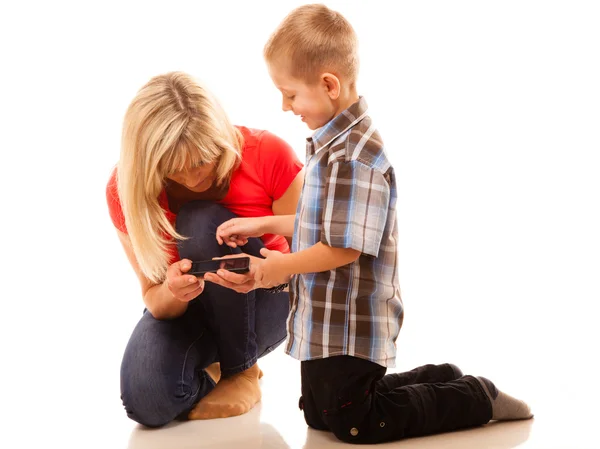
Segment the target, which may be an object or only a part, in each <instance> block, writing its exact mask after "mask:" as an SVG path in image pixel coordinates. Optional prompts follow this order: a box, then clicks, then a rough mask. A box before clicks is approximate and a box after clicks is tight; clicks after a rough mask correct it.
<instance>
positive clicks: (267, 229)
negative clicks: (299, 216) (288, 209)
mask: <svg viewBox="0 0 600 449" xmlns="http://www.w3.org/2000/svg"><path fill="white" fill-rule="evenodd" d="M261 219H262V220H263V226H262V231H263V233H264V234H276V235H282V236H284V237H293V236H294V220H295V219H296V216H295V215H273V216H269V217H261Z"/></svg>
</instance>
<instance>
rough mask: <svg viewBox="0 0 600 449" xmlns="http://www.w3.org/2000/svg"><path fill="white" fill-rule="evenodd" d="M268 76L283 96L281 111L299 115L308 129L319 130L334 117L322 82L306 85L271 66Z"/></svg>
mask: <svg viewBox="0 0 600 449" xmlns="http://www.w3.org/2000/svg"><path fill="white" fill-rule="evenodd" d="M269 74H270V75H271V79H272V80H273V83H275V86H276V87H277V89H279V91H280V92H281V95H282V96H283V102H282V109H283V110H284V111H292V112H293V113H294V115H299V116H300V117H301V118H302V121H303V122H304V123H306V124H307V125H308V127H309V128H310V129H312V130H314V129H317V128H320V127H321V126H323V125H325V124H326V123H328V122H329V121H330V120H331V119H333V118H334V117H335V116H336V108H335V105H334V103H333V101H332V99H331V97H330V95H329V93H328V92H329V89H328V87H327V83H325V82H324V81H323V80H321V79H319V80H318V81H317V82H315V83H314V84H307V83H306V82H304V81H302V80H299V79H297V78H294V77H292V76H290V75H289V74H288V72H287V71H286V70H281V69H280V68H279V67H277V66H275V65H271V64H269Z"/></svg>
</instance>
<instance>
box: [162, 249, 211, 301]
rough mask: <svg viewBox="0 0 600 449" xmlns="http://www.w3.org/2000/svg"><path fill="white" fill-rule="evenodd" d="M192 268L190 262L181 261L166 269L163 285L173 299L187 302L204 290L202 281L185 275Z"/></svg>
mask: <svg viewBox="0 0 600 449" xmlns="http://www.w3.org/2000/svg"><path fill="white" fill-rule="evenodd" d="M190 268H192V262H191V261H190V260H188V259H181V260H180V261H179V262H175V263H174V264H172V265H171V266H170V267H169V268H168V269H167V278H166V279H165V282H164V283H165V285H166V287H167V288H168V289H169V291H170V292H171V294H172V295H173V297H174V298H175V299H178V300H179V301H182V302H189V301H191V300H192V299H194V298H195V297H196V296H198V295H199V294H200V293H202V291H203V290H204V280H202V279H198V278H197V277H196V276H193V275H191V274H185V273H187V272H188V271H189V269H190Z"/></svg>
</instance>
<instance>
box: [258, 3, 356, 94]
mask: <svg viewBox="0 0 600 449" xmlns="http://www.w3.org/2000/svg"><path fill="white" fill-rule="evenodd" d="M264 57H265V59H266V61H267V63H269V64H272V63H283V64H285V65H286V66H287V67H286V68H287V69H289V70H290V72H291V73H290V74H291V76H293V77H295V78H298V79H301V80H304V81H306V82H313V81H316V80H317V79H318V77H319V76H320V75H321V73H324V72H331V73H333V74H334V75H336V76H341V77H343V78H345V79H346V80H347V81H348V82H350V84H354V83H355V82H356V78H357V75H358V65H359V64H358V39H357V37H356V33H355V32H354V29H353V28H352V25H350V23H349V22H348V21H347V20H346V19H345V18H344V16H342V15H341V14H340V13H339V12H337V11H333V10H331V9H329V8H328V7H327V6H325V5H320V4H312V5H304V6H300V7H299V8H296V9H294V10H293V11H292V12H291V13H289V14H288V15H287V16H286V18H285V19H283V22H281V24H280V25H279V26H278V27H277V29H276V30H275V31H274V32H273V34H272V35H271V37H270V38H269V40H268V41H267V43H266V45H265V48H264Z"/></svg>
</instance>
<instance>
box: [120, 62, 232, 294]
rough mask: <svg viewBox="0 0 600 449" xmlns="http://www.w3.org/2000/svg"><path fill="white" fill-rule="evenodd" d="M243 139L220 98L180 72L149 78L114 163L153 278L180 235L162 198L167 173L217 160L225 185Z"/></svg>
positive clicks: (130, 229) (141, 258)
mask: <svg viewBox="0 0 600 449" xmlns="http://www.w3.org/2000/svg"><path fill="white" fill-rule="evenodd" d="M242 145H243V137H242V134H241V133H240V131H239V130H238V129H237V128H235V127H234V126H233V125H232V124H231V123H230V122H229V119H228V118H227V116H226V114H225V111H224V110H223V109H222V108H221V106H220V105H219V103H218V102H217V100H216V99H215V98H214V97H213V96H212V95H210V93H209V92H208V91H207V90H206V89H204V88H203V87H202V86H201V85H200V84H199V83H198V82H197V81H196V80H194V79H193V78H192V77H190V76H189V75H187V74H186V73H182V72H171V73H167V74H164V75H159V76H156V77H154V78H152V79H151V80H150V81H149V82H148V83H147V84H146V85H145V86H144V87H142V88H141V89H140V90H139V91H138V93H137V95H136V96H135V98H134V99H133V101H132V102H131V104H130V105H129V108H128V109H127V112H126V114H125V118H124V122H123V134H122V144H121V156H120V159H119V163H118V166H117V182H118V189H119V198H120V200H121V206H122V209H123V215H124V217H125V225H126V227H127V233H128V234H129V238H130V239H131V243H132V246H133V250H134V252H135V256H136V258H137V262H138V264H139V266H140V268H141V270H142V272H143V273H144V274H145V275H146V277H148V278H149V279H150V280H151V281H153V282H155V283H160V282H162V281H163V280H164V278H165V274H166V271H167V268H168V266H169V262H170V260H169V249H170V248H171V245H174V244H175V243H174V242H173V240H174V239H175V240H181V239H184V238H185V236H182V235H180V234H178V233H177V232H176V231H175V228H174V227H173V225H172V224H171V223H170V222H169V220H168V219H167V217H166V214H165V211H164V210H163V209H162V207H161V206H160V204H159V196H160V194H161V192H162V190H163V188H164V186H165V179H166V177H167V176H169V175H170V174H172V173H174V172H176V171H179V170H182V169H185V168H186V167H188V168H189V167H190V166H194V165H198V164H206V163H212V162H215V164H216V165H215V170H216V182H217V184H222V183H223V182H225V181H226V180H228V177H229V176H230V175H231V173H232V171H233V170H234V169H235V168H236V167H237V166H238V164H239V162H240V160H241V148H242Z"/></svg>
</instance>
